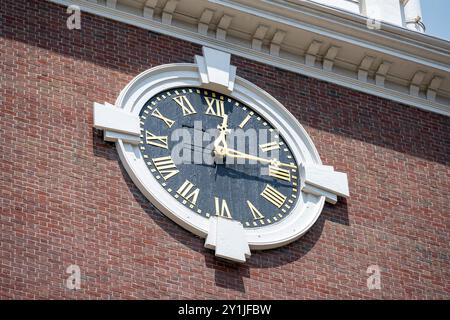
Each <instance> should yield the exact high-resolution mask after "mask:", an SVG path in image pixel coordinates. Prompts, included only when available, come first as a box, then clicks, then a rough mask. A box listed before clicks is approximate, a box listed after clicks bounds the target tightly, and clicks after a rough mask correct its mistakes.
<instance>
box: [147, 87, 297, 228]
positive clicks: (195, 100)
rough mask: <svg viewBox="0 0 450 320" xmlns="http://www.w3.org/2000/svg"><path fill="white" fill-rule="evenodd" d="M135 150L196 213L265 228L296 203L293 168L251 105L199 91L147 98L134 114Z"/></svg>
mask: <svg viewBox="0 0 450 320" xmlns="http://www.w3.org/2000/svg"><path fill="white" fill-rule="evenodd" d="M139 116H140V121H141V122H140V125H141V143H140V145H139V147H140V151H141V153H142V155H143V158H144V161H145V163H146V165H147V167H148V169H149V170H150V172H151V173H152V175H153V176H154V177H155V179H156V180H157V181H158V182H159V183H160V184H161V186H162V187H163V188H164V189H165V190H166V191H167V192H168V193H169V194H170V195H171V196H172V197H173V201H179V202H180V203H182V204H183V205H184V206H186V207H187V208H189V209H190V210H192V211H193V212H194V213H195V214H198V215H201V216H203V217H205V218H209V217H210V216H213V215H219V216H222V217H225V218H229V219H234V220H238V221H240V222H241V223H242V225H243V226H244V228H256V227H264V226H267V225H271V224H274V223H277V222H279V221H281V220H282V219H284V218H285V217H286V216H288V215H289V214H290V212H291V210H292V209H293V208H294V207H295V204H296V202H297V201H298V199H299V190H298V185H299V178H298V177H299V174H298V168H297V162H296V160H295V158H294V156H293V154H292V152H291V150H290V148H289V146H288V145H286V142H285V140H284V139H283V137H282V136H280V135H279V133H278V131H277V130H276V128H274V127H272V125H271V124H270V123H269V122H268V121H266V120H265V119H264V118H263V117H262V116H261V115H259V114H257V113H256V112H255V111H254V110H252V108H251V106H248V105H246V104H245V103H242V102H241V101H236V100H235V99H233V98H231V97H228V96H226V95H223V94H220V93H216V92H213V91H210V90H205V89H202V88H193V87H186V88H176V89H172V90H169V91H164V92H161V93H160V94H158V95H156V96H154V97H152V98H151V99H150V100H149V101H148V102H147V103H146V104H145V106H144V107H143V108H142V109H141V112H140V115H139Z"/></svg>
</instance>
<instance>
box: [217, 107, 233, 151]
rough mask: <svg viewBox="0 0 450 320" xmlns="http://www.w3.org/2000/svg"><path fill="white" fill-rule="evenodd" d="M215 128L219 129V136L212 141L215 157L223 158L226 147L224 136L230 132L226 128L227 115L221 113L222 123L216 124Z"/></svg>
mask: <svg viewBox="0 0 450 320" xmlns="http://www.w3.org/2000/svg"><path fill="white" fill-rule="evenodd" d="M217 129H219V136H218V137H217V139H216V140H215V141H214V154H215V155H216V157H220V158H223V157H224V156H225V154H226V150H227V147H228V145H227V140H226V137H227V134H228V133H229V132H230V130H229V129H228V115H226V114H225V115H223V121H222V124H221V125H218V126H217Z"/></svg>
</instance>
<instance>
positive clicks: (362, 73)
mask: <svg viewBox="0 0 450 320" xmlns="http://www.w3.org/2000/svg"><path fill="white" fill-rule="evenodd" d="M374 61H375V58H374V57H371V56H365V57H364V59H362V61H361V64H360V65H359V68H358V80H359V81H364V82H367V77H368V75H369V70H370V67H371V66H372V63H373V62H374Z"/></svg>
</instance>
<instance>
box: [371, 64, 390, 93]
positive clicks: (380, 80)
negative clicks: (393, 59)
mask: <svg viewBox="0 0 450 320" xmlns="http://www.w3.org/2000/svg"><path fill="white" fill-rule="evenodd" d="M391 65H392V63H390V62H388V61H383V62H382V63H381V64H380V66H379V67H378V70H377V73H376V74H375V84H376V85H377V86H380V87H384V81H385V80H386V75H387V73H388V71H389V69H390V68H391Z"/></svg>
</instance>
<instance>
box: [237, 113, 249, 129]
mask: <svg viewBox="0 0 450 320" xmlns="http://www.w3.org/2000/svg"><path fill="white" fill-rule="evenodd" d="M251 118H252V116H251V115H249V114H248V115H247V116H246V117H245V118H244V120H242V122H241V124H240V125H239V128H241V129H243V128H244V126H245V125H246V124H247V122H248V121H249V120H250V119H251Z"/></svg>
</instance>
